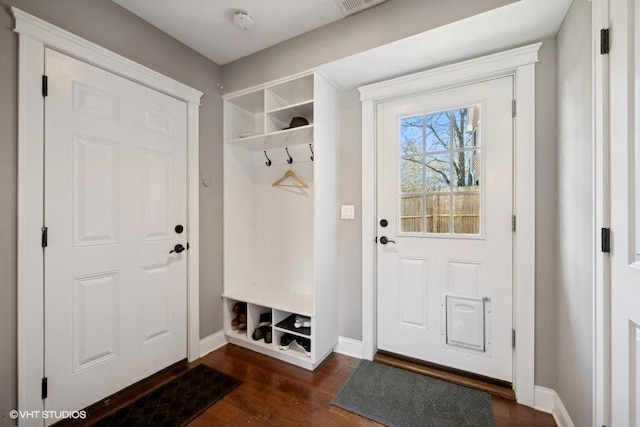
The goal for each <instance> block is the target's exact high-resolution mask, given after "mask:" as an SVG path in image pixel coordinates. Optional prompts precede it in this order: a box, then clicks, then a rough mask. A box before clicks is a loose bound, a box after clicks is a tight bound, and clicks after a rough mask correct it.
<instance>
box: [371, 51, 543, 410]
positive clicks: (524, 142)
mask: <svg viewBox="0 0 640 427" xmlns="http://www.w3.org/2000/svg"><path fill="white" fill-rule="evenodd" d="M540 46H541V43H537V44H533V45H530V46H524V47H521V48H516V49H512V50H508V51H505V52H501V53H497V54H493V55H488V56H484V57H480V58H477V59H472V60H469V61H465V62H462V63H459V64H454V65H448V66H444V67H440V68H435V69H432V70H428V71H424V72H420V73H416V74H412V75H409V76H405V77H400V78H397V79H393V80H389V81H385V82H381V83H375V84H372V85H368V86H364V87H361V88H359V90H360V94H361V100H362V119H363V120H362V222H363V224H362V227H363V229H362V260H363V262H362V282H363V289H362V303H363V306H362V312H363V325H362V327H363V330H362V347H363V357H364V358H366V359H369V360H371V359H372V358H373V356H374V354H375V351H376V348H377V343H376V329H377V319H376V301H377V296H376V291H375V289H376V281H375V272H376V268H377V267H376V243H375V240H374V239H375V237H376V236H377V232H378V227H377V222H376V219H377V214H376V211H375V206H376V200H375V175H376V149H375V147H376V144H377V135H376V109H377V104H379V103H381V102H387V101H390V100H393V99H399V98H401V97H404V96H411V95H415V94H416V93H427V92H430V91H436V90H440V89H444V88H448V87H454V86H460V85H465V84H469V83H474V82H479V81H483V80H488V79H492V78H497V77H504V76H513V77H514V93H515V99H516V101H517V113H516V117H515V119H514V183H513V188H514V192H513V197H514V213H515V215H516V217H517V230H516V233H515V234H514V240H513V250H514V254H513V280H514V282H513V285H514V287H513V310H514V315H513V325H514V327H515V329H516V334H515V335H516V348H515V350H514V358H513V364H514V366H513V387H514V391H515V393H516V398H517V400H518V403H521V404H524V405H527V406H531V407H533V406H534V396H535V381H534V379H535V199H534V198H533V197H531V195H532V194H535V160H534V159H535V63H536V62H538V50H539V49H540Z"/></svg>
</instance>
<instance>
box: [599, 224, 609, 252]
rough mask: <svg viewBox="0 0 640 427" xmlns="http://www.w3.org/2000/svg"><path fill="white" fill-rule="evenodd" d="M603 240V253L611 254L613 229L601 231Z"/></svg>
mask: <svg viewBox="0 0 640 427" xmlns="http://www.w3.org/2000/svg"><path fill="white" fill-rule="evenodd" d="M601 240H602V242H601V244H602V245H601V246H602V252H604V253H607V254H608V253H609V252H611V229H609V228H603V229H602V230H601Z"/></svg>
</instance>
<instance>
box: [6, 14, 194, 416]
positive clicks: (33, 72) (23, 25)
mask: <svg viewBox="0 0 640 427" xmlns="http://www.w3.org/2000/svg"><path fill="white" fill-rule="evenodd" d="M11 12H12V14H13V16H14V18H15V31H16V32H17V33H18V34H19V45H18V54H19V58H18V409H19V410H24V411H37V410H39V411H42V410H43V409H44V404H43V401H42V399H41V398H40V387H41V379H42V377H43V369H44V329H43V325H44V316H43V312H44V295H43V286H44V283H43V277H44V276H43V250H42V248H41V246H40V229H41V227H42V226H43V224H42V213H43V211H44V205H43V202H42V201H43V199H44V186H43V182H44V178H43V175H44V174H43V169H42V165H43V159H44V126H43V124H44V98H43V97H42V94H41V81H42V75H43V74H44V71H45V64H44V57H45V49H46V48H51V49H54V50H57V51H60V52H63V53H65V54H67V55H70V56H72V57H74V58H77V59H80V60H82V61H86V62H88V63H91V64H93V65H95V66H97V67H100V68H102V69H104V70H107V71H110V72H113V73H115V74H118V75H120V76H123V77H125V78H127V79H129V80H132V81H135V82H137V83H140V84H142V85H144V86H147V87H149V88H152V89H154V90H158V91H160V92H163V93H165V94H167V95H170V96H172V97H174V98H177V99H180V100H182V101H185V102H186V103H187V108H188V116H187V117H188V118H187V155H188V159H187V169H188V170H187V173H188V221H189V223H188V225H187V230H188V233H189V234H188V236H189V244H190V251H189V252H188V257H187V262H188V270H187V271H188V285H187V286H188V290H187V292H188V309H187V313H188V323H187V324H188V326H187V335H188V337H187V346H188V348H187V353H188V357H189V360H190V361H192V360H195V359H197V358H198V357H200V348H199V343H200V336H199V334H200V327H199V324H200V323H199V322H200V319H199V256H198V253H199V244H198V243H199V242H198V236H199V198H198V194H199V135H198V121H199V105H200V98H201V96H202V92H200V91H197V90H195V89H192V88H190V87H188V86H186V85H184V84H182V83H180V82H177V81H175V80H173V79H170V78H168V77H166V76H163V75H162V74H160V73H157V72H155V71H153V70H151V69H149V68H146V67H144V66H141V65H139V64H137V63H135V62H133V61H130V60H128V59H126V58H124V57H122V56H120V55H117V54H115V53H113V52H110V51H108V50H106V49H104V48H101V47H99V46H97V45H95V44H93V43H91V42H88V41H86V40H84V39H82V38H80V37H77V36H75V35H73V34H71V33H69V32H67V31H65V30H62V29H60V28H58V27H55V26H53V25H51V24H48V23H47V22H45V21H43V20H41V19H38V18H36V17H34V16H32V15H29V14H28V13H25V12H22V11H21V10H19V9H16V8H15V7H12V8H11ZM20 425H42V420H40V421H39V420H36V419H23V420H21V423H20Z"/></svg>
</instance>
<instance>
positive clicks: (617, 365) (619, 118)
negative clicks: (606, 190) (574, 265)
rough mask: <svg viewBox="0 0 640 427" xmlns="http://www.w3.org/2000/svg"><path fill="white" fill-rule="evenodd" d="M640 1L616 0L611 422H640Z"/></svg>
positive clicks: (612, 109) (612, 74)
mask: <svg viewBox="0 0 640 427" xmlns="http://www.w3.org/2000/svg"><path fill="white" fill-rule="evenodd" d="M639 18H640V1H638V0H623V1H617V2H616V1H614V2H611V9H610V20H611V22H610V28H611V31H612V43H611V51H610V67H611V68H610V82H609V84H610V115H609V119H610V121H611V126H610V141H611V144H610V150H611V157H610V158H611V163H610V176H611V187H610V192H611V193H610V194H611V425H613V426H630V427H636V426H640V303H639V302H640V25H638V19H639Z"/></svg>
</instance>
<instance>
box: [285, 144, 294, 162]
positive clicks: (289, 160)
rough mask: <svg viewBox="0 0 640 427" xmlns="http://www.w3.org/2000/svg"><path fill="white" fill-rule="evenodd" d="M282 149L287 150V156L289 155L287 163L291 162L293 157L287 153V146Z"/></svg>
mask: <svg viewBox="0 0 640 427" xmlns="http://www.w3.org/2000/svg"><path fill="white" fill-rule="evenodd" d="M284 150H285V151H286V152H287V156H289V158H288V159H287V163H289V164H291V163H293V157H291V154H289V148H288V147H284Z"/></svg>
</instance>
